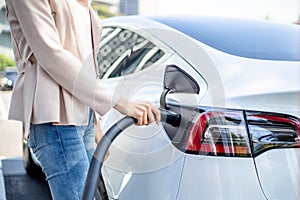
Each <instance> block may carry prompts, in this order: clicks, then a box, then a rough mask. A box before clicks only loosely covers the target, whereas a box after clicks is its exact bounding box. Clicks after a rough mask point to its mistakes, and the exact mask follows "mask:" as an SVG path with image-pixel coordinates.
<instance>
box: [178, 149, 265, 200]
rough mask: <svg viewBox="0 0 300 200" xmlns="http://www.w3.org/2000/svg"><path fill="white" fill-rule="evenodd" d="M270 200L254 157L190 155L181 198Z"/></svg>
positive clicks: (186, 162) (182, 183) (185, 163)
mask: <svg viewBox="0 0 300 200" xmlns="http://www.w3.org/2000/svg"><path fill="white" fill-rule="evenodd" d="M196 197H197V199H207V200H215V199H230V200H240V199H255V200H262V199H266V198H265V197H264V194H263V192H262V190H261V188H260V183H259V181H258V179H257V177H256V169H255V165H254V163H253V160H252V159H251V158H234V159H233V158H226V157H223V158H222V157H221V158H220V157H209V156H201V155H189V156H186V159H185V161H184V170H183V173H182V179H181V184H180V190H179V194H178V197H177V199H196Z"/></svg>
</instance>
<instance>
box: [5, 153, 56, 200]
mask: <svg viewBox="0 0 300 200" xmlns="http://www.w3.org/2000/svg"><path fill="white" fill-rule="evenodd" d="M2 171H3V179H4V186H5V189H4V190H5V195H4V194H3V192H2V194H1V195H0V199H1V197H2V198H4V199H1V200H5V198H6V200H51V197H50V192H49V188H48V184H47V182H46V181H45V180H44V178H41V177H30V176H28V175H27V174H26V172H25V170H24V166H23V161H22V159H21V158H17V159H5V160H2ZM0 192H1V190H0Z"/></svg>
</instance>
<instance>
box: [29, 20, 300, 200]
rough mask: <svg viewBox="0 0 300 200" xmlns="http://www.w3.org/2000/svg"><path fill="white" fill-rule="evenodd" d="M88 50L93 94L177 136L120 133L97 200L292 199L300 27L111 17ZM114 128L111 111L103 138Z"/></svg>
mask: <svg viewBox="0 0 300 200" xmlns="http://www.w3.org/2000/svg"><path fill="white" fill-rule="evenodd" d="M99 50H100V51H99V54H98V57H97V60H98V63H99V72H100V73H99V78H101V80H102V83H103V84H106V85H107V86H109V87H111V88H112V89H113V90H114V91H115V93H116V94H117V95H123V96H126V97H128V98H129V99H131V100H135V101H145V100H146V101H149V102H151V103H153V104H155V105H156V106H157V107H160V108H161V109H166V110H168V111H169V112H173V113H176V114H178V115H180V123H179V126H172V125H170V124H168V123H165V122H162V123H161V124H159V125H156V124H152V125H150V126H147V127H137V126H131V127H129V128H128V129H126V130H124V131H123V132H122V134H120V135H119V136H118V137H117V138H116V139H115V140H114V142H113V143H112V144H111V147H110V156H109V157H108V159H107V160H106V161H105V162H104V164H103V167H102V175H103V179H104V182H105V188H104V190H105V192H106V193H107V196H108V199H120V200H121V199H124V200H126V199H130V200H134V199H144V200H169V199H170V200H175V199H178V200H191V199H211V200H216V199H226V200H240V199H249V200H250V199H251V200H253V199H255V200H260V199H262V200H263V199H284V200H286V199H299V198H300V194H299V189H300V177H299V172H300V149H299V147H300V146H299V140H300V137H299V133H300V120H299V118H300V103H299V102H300V96H299V92H300V27H299V26H297V25H290V24H289V25H287V24H277V23H274V22H268V21H260V20H250V19H234V18H224V17H222V18H221V17H214V16H161V17H158V16H156V17H142V16H130V17H128V16H127V17H125V16H122V17H113V18H109V19H106V20H104V21H103V31H102V41H101V44H100V49H99ZM122 117H123V116H121V115H120V113H118V112H117V111H115V110H111V111H110V112H109V113H107V114H106V115H105V116H103V119H102V128H103V130H104V131H107V130H108V129H109V128H110V127H111V126H112V125H113V124H114V123H115V122H117V121H118V120H119V119H120V118H122ZM27 155H29V156H31V154H28V153H27ZM30 158H31V157H30Z"/></svg>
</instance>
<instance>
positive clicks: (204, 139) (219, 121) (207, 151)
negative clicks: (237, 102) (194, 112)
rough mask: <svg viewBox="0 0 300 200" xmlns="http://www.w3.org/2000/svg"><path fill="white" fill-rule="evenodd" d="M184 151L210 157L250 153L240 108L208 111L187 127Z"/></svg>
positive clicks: (247, 154)
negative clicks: (238, 109) (236, 109)
mask: <svg viewBox="0 0 300 200" xmlns="http://www.w3.org/2000/svg"><path fill="white" fill-rule="evenodd" d="M185 150H186V152H189V153H196V154H201V155H212V156H246V157H249V156H251V148H250V143H249V138H248V134H247V129H246V123H245V120H244V117H243V112H242V111H215V110H214V111H207V112H204V113H201V114H199V115H198V116H197V117H196V118H195V121H194V122H193V126H192V127H191V129H190V130H189V134H188V138H187V143H186V148H185Z"/></svg>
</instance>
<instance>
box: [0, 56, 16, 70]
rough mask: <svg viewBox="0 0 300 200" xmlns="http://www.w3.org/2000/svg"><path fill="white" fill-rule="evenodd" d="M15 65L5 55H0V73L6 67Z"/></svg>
mask: <svg viewBox="0 0 300 200" xmlns="http://www.w3.org/2000/svg"><path fill="white" fill-rule="evenodd" d="M14 66H16V63H15V61H14V60H12V59H11V58H10V57H8V56H7V55H5V54H0V71H4V70H5V68H6V67H14Z"/></svg>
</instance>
